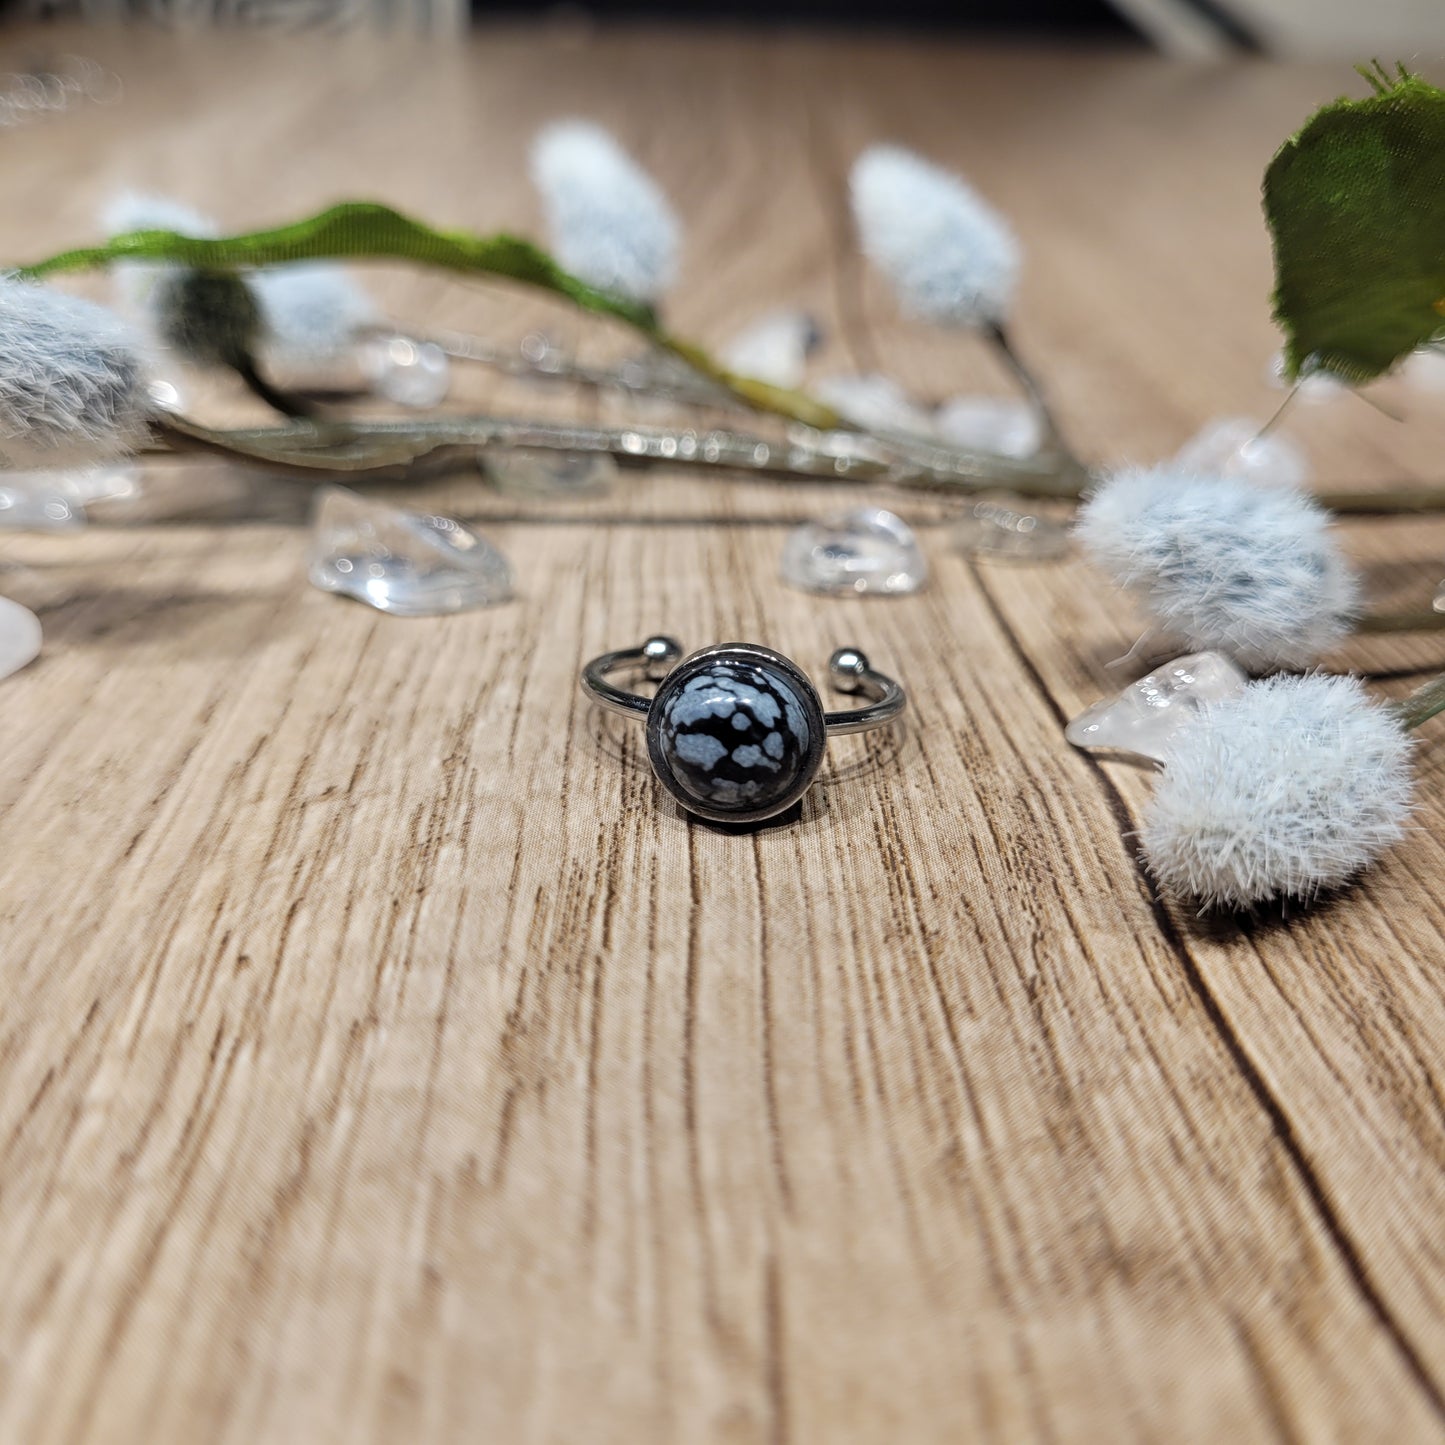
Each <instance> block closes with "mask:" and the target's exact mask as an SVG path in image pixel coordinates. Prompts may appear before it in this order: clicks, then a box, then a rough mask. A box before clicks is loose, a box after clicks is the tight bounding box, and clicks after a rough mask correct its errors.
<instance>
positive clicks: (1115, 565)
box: [1076, 465, 1360, 672]
mask: <svg viewBox="0 0 1445 1445" xmlns="http://www.w3.org/2000/svg"><path fill="white" fill-rule="evenodd" d="M1076 530H1077V533H1078V536H1079V539H1080V540H1081V541H1082V543H1083V545H1084V547H1085V549H1086V551H1087V552H1088V553H1089V555H1090V557H1091V558H1092V559H1093V560H1094V561H1095V562H1096V563H1097V564H1098V565H1099V566H1100V567H1102V568H1103V569H1104V570H1105V571H1106V572H1108V573H1109V574H1110V576H1112V577H1113V579H1114V580H1115V581H1116V582H1117V583H1118V584H1119V585H1120V586H1121V587H1128V588H1132V589H1133V590H1134V591H1135V592H1136V593H1137V594H1138V595H1139V596H1140V598H1141V599H1142V601H1143V604H1144V606H1145V608H1146V610H1147V611H1148V613H1149V615H1150V617H1151V618H1152V620H1153V621H1154V623H1155V624H1156V625H1157V626H1158V627H1159V628H1161V629H1162V630H1164V631H1166V632H1168V633H1170V634H1172V635H1173V636H1176V637H1179V638H1182V639H1183V641H1184V642H1185V643H1186V644H1187V648H1186V649H1185V650H1187V651H1189V652H1225V653H1228V654H1229V655H1230V656H1231V657H1233V658H1235V659H1236V660H1237V661H1238V662H1240V663H1241V664H1242V665H1243V666H1244V667H1246V668H1249V669H1250V670H1252V671H1255V672H1265V671H1269V670H1271V669H1274V668H1297V667H1307V666H1308V665H1309V664H1310V663H1312V662H1314V661H1315V659H1316V658H1318V657H1319V656H1320V654H1321V653H1323V652H1326V651H1327V650H1328V649H1329V648H1331V647H1333V646H1334V645H1335V644H1336V643H1338V642H1339V641H1341V639H1343V638H1344V637H1345V636H1346V635H1347V634H1348V633H1349V631H1350V627H1351V624H1352V622H1353V619H1354V618H1355V616H1356V615H1357V613H1358V610H1359V598H1360V582H1359V577H1358V576H1357V575H1356V573H1355V570H1354V568H1353V567H1351V565H1350V564H1349V562H1347V561H1346V560H1345V558H1344V557H1343V556H1342V555H1341V553H1340V551H1339V548H1338V547H1337V546H1336V544H1335V540H1334V537H1333V535H1332V533H1331V531H1330V523H1329V516H1328V514H1327V513H1325V512H1324V511H1322V510H1321V509H1320V508H1319V507H1317V506H1316V505H1315V504H1314V503H1313V502H1312V501H1310V499H1309V498H1308V497H1306V496H1305V495H1304V494H1303V493H1301V492H1298V491H1295V490H1294V489H1292V488H1289V487H1259V486H1254V485H1252V484H1251V483H1250V482H1248V481H1245V480H1242V479H1240V478H1237V477H1218V476H1205V475H1202V474H1199V473H1195V472H1190V471H1184V470H1181V469H1179V468H1178V467H1175V466H1170V465H1164V466H1158V467H1148V468H1128V469H1125V470H1123V471H1119V472H1116V473H1115V474H1114V475H1113V476H1111V477H1109V478H1108V479H1107V480H1106V481H1105V482H1104V483H1103V484H1102V485H1101V486H1100V487H1099V488H1098V489H1097V490H1096V491H1095V492H1094V493H1093V495H1092V496H1091V497H1090V498H1089V499H1088V501H1087V502H1086V503H1085V504H1084V506H1083V507H1082V508H1081V509H1080V512H1079V520H1078V523H1077V526H1076Z"/></svg>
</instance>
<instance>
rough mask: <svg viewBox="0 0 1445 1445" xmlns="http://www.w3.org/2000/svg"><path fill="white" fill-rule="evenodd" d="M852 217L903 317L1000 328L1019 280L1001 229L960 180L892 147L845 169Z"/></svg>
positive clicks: (1013, 249) (1009, 237)
mask: <svg viewBox="0 0 1445 1445" xmlns="http://www.w3.org/2000/svg"><path fill="white" fill-rule="evenodd" d="M851 190H852V199H853V216H854V219H855V220H856V222H857V224H858V234H859V238H860V239H861V241H862V245H863V251H864V253H865V254H866V255H867V257H868V259H869V260H871V261H872V262H873V264H874V265H875V266H877V267H878V269H879V270H880V271H882V272H883V274H884V275H885V276H887V277H888V279H889V281H890V282H891V283H892V284H893V288H894V290H895V291H897V293H898V297H899V299H900V301H902V303H903V305H904V306H905V307H907V309H908V310H910V311H912V312H914V313H916V314H917V315H919V316H922V317H924V318H926V319H927V320H930V321H937V322H942V323H944V324H945V325H953V326H980V325H988V324H993V323H998V322H1001V321H1002V320H1003V319H1004V318H1005V316H1006V315H1007V314H1008V309H1009V304H1010V302H1011V301H1012V300H1013V293H1014V287H1015V285H1016V283H1017V281H1018V273H1019V247H1018V242H1017V241H1016V240H1015V238H1014V234H1013V232H1012V231H1011V230H1010V229H1009V226H1008V223H1007V222H1006V221H1005V220H1004V219H1003V217H1002V216H1000V215H999V214H998V212H997V211H995V210H994V209H993V208H992V207H991V206H990V205H989V204H988V203H987V202H986V201H985V200H983V198H982V197H980V196H979V195H978V194H977V193H976V192H975V191H974V190H973V188H972V187H971V186H969V185H968V184H967V183H966V182H965V181H963V180H962V179H961V178H960V177H958V176H955V175H953V174H952V173H950V172H949V171H945V170H943V169H942V168H941V167H939V166H935V165H932V164H931V163H930V162H928V161H925V160H923V159H922V158H921V157H919V156H916V155H914V154H913V153H912V152H911V151H906V150H904V149H902V148H901V147H899V146H886V145H880V146H872V147H871V148H870V149H868V150H866V151H864V152H863V154H862V155H861V156H859V158H858V159H857V160H856V161H855V162H854V164H853V175H852V185H851Z"/></svg>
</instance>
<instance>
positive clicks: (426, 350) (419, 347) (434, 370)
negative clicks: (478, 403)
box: [362, 335, 452, 411]
mask: <svg viewBox="0 0 1445 1445" xmlns="http://www.w3.org/2000/svg"><path fill="white" fill-rule="evenodd" d="M362 368H363V370H364V372H365V374H366V379H367V381H368V382H370V384H371V386H372V388H373V389H374V390H375V391H376V392H377V393H378V394H380V395H381V396H384V397H385V398H386V399H387V400H388V401H394V402H395V403H396V404H397V405H398V406H406V407H411V408H412V409H413V410H415V411H426V410H429V409H430V408H431V407H434V406H440V405H441V403H442V402H444V401H445V400H446V396H447V392H448V391H450V390H451V384H452V369H451V362H450V361H448V360H447V354H446V352H445V351H443V350H442V349H441V347H440V346H438V345H437V344H436V342H434V341H417V340H415V339H414V338H413V337H410V336H399V335H398V336H378V337H375V338H374V339H373V340H371V341H370V342H368V343H367V345H366V347H365V349H364V352H363V357H362Z"/></svg>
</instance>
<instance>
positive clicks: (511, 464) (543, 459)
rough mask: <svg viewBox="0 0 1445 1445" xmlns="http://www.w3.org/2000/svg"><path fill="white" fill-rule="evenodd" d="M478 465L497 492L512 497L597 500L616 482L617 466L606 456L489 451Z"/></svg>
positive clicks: (543, 450) (548, 449) (514, 449)
mask: <svg viewBox="0 0 1445 1445" xmlns="http://www.w3.org/2000/svg"><path fill="white" fill-rule="evenodd" d="M481 463H482V468H483V470H484V471H485V472H486V474H487V475H488V476H489V477H490V478H491V479H492V481H493V482H494V483H496V486H497V490H498V491H502V492H506V493H508V494H509V495H510V496H514V497H549V498H559V497H600V496H604V495H605V494H606V493H607V492H609V491H610V490H611V489H612V484H613V482H614V481H616V479H617V463H616V462H615V461H614V460H613V459H612V458H611V457H610V456H608V455H607V454H606V453H605V452H564V451H558V450H556V449H554V448H552V447H488V448H486V449H485V450H484V451H483V452H482V453H481Z"/></svg>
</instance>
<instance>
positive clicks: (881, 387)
mask: <svg viewBox="0 0 1445 1445" xmlns="http://www.w3.org/2000/svg"><path fill="white" fill-rule="evenodd" d="M812 391H813V395H814V396H815V397H817V399H818V400H819V401H821V402H825V403H826V404H827V405H828V406H831V407H832V408H833V410H834V411H836V412H837V413H838V414H839V415H840V416H843V417H846V418H847V419H848V420H849V421H850V422H852V423H853V425H854V426H860V427H863V428H864V429H865V430H868V431H899V432H910V433H913V434H915V435H918V436H931V435H932V433H933V419H932V417H930V416H929V415H928V413H927V412H926V411H925V410H924V409H923V408H922V407H921V406H919V405H918V403H917V402H915V401H914V400H913V398H912V397H910V396H909V395H908V393H907V392H906V391H904V390H903V388H902V387H901V386H899V384H898V383H897V382H896V381H894V380H893V378H892V377H891V376H882V375H880V374H879V373H877V372H872V373H869V374H868V375H866V376H825V377H824V378H823V379H822V380H821V381H819V382H818V383H817V385H815V386H814V387H813V388H812Z"/></svg>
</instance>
